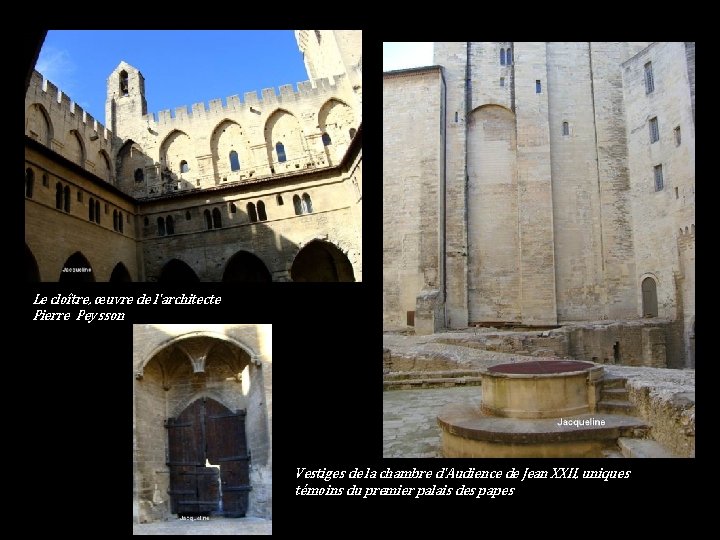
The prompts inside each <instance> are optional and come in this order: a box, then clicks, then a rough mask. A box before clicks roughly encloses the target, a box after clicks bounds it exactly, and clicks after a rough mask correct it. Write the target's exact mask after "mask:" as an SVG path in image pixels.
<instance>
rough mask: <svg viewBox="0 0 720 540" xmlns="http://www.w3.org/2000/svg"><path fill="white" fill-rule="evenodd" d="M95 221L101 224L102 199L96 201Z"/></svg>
mask: <svg viewBox="0 0 720 540" xmlns="http://www.w3.org/2000/svg"><path fill="white" fill-rule="evenodd" d="M95 223H97V224H98V225H99V224H100V201H95Z"/></svg>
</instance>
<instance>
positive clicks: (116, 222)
mask: <svg viewBox="0 0 720 540" xmlns="http://www.w3.org/2000/svg"><path fill="white" fill-rule="evenodd" d="M117 230H118V216H117V210H113V231H117Z"/></svg>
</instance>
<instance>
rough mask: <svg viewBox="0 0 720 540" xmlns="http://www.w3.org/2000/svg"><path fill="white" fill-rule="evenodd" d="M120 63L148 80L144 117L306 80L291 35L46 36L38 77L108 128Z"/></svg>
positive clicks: (146, 32)
mask: <svg viewBox="0 0 720 540" xmlns="http://www.w3.org/2000/svg"><path fill="white" fill-rule="evenodd" d="M121 60H125V61H126V62H127V63H129V64H130V65H132V66H135V67H136V68H138V69H139V70H140V72H141V73H142V74H143V76H144V77H145V97H146V99H147V105H148V113H155V115H156V117H157V113H158V111H161V110H164V109H175V107H180V106H182V105H187V106H188V109H190V106H192V104H193V103H197V102H200V101H202V102H205V103H206V104H207V102H208V101H210V100H211V99H217V98H221V99H222V100H223V103H225V99H226V98H227V97H228V96H232V95H235V94H237V95H239V96H240V98H241V99H243V94H244V93H245V92H251V91H253V90H256V91H257V92H258V94H260V92H261V90H262V89H263V88H270V87H275V88H276V92H277V91H278V90H277V87H278V86H281V85H283V84H292V85H293V87H296V85H297V83H298V82H301V81H305V80H307V73H306V72H305V66H304V64H303V60H302V53H301V52H300V50H299V49H298V46H297V42H296V41H295V35H294V32H293V31H292V30H284V31H259V30H252V31H238V30H230V31H224V30H222V31H221V30H193V31H189V30H127V31H126V30H50V31H49V32H48V33H47V36H46V38H45V42H44V43H43V47H42V50H41V51H40V56H39V58H38V62H37V65H36V66H35V69H37V70H38V71H39V72H40V73H42V74H43V75H44V76H45V78H47V79H48V80H50V81H51V82H53V83H54V84H55V85H56V86H57V87H58V88H60V90H62V91H63V93H65V94H67V95H68V96H69V97H70V99H71V100H72V101H75V102H76V103H78V104H79V105H80V106H81V107H82V108H83V109H85V110H86V111H87V112H89V113H90V114H92V115H93V116H94V117H95V118H96V119H97V120H99V121H100V122H102V123H103V124H105V95H106V84H107V78H108V76H109V75H110V73H111V72H112V71H113V70H114V69H115V68H116V67H117V65H118V64H119V63H120V61H121Z"/></svg>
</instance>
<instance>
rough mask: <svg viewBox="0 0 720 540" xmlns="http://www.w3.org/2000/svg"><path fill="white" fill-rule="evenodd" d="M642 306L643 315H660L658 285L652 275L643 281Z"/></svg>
mask: <svg viewBox="0 0 720 540" xmlns="http://www.w3.org/2000/svg"><path fill="white" fill-rule="evenodd" d="M642 308H643V312H642V314H643V317H657V316H658V302H657V286H656V284H655V280H654V279H653V278H651V277H646V278H645V279H643V282H642Z"/></svg>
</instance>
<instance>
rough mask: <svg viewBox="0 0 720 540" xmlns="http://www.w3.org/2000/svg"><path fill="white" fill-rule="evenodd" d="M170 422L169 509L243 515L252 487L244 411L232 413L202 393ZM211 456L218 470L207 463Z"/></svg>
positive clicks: (230, 515) (189, 512)
mask: <svg viewBox="0 0 720 540" xmlns="http://www.w3.org/2000/svg"><path fill="white" fill-rule="evenodd" d="M165 427H166V428H167V430H168V458H169V460H168V463H167V465H168V467H169V468H170V489H169V494H170V508H171V510H170V511H171V512H172V513H174V514H179V515H183V514H208V513H213V514H223V515H225V516H228V517H242V516H244V515H245V512H246V511H247V500H248V491H249V490H250V489H251V488H250V478H249V474H248V461H249V456H248V452H247V445H246V440H245V412H244V411H237V412H234V413H233V412H232V411H230V410H229V409H228V408H226V407H224V406H223V405H221V404H220V403H218V402H217V401H214V400H212V399H209V398H201V399H198V400H197V401H194V402H193V403H192V404H190V405H189V406H188V407H187V408H186V409H185V410H184V411H183V412H182V413H181V414H180V415H179V416H178V417H177V418H170V419H168V421H167V423H166V424H165ZM208 462H209V463H210V464H211V465H218V466H219V472H218V468H217V467H212V466H206V463H208ZM220 481H222V484H221V483H220Z"/></svg>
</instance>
